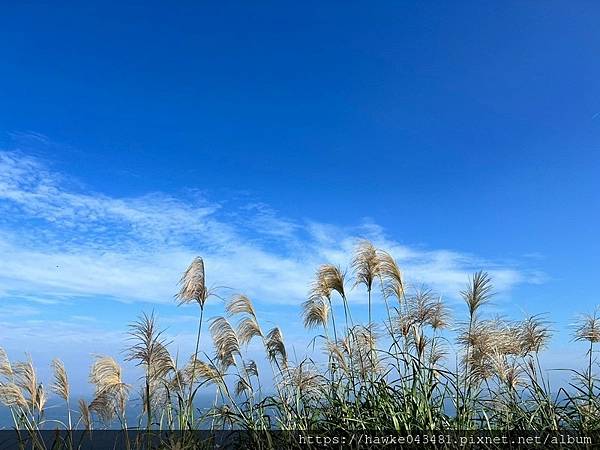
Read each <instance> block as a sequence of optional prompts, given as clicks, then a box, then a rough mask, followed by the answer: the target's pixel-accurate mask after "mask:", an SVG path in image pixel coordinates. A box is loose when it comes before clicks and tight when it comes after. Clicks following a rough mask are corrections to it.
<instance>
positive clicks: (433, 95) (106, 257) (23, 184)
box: [0, 1, 600, 379]
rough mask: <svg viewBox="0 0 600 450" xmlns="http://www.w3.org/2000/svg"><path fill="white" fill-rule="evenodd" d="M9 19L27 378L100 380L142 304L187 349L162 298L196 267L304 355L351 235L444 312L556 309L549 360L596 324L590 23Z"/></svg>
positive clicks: (118, 10) (10, 117)
mask: <svg viewBox="0 0 600 450" xmlns="http://www.w3.org/2000/svg"><path fill="white" fill-rule="evenodd" d="M124 3H127V4H124ZM2 9H3V13H2V14H1V18H0V52H1V53H0V55H1V58H0V60H1V61H2V63H1V64H2V66H1V67H2V70H0V106H1V107H0V151H1V153H0V212H1V217H0V296H1V298H0V301H1V302H2V303H1V305H2V306H1V308H0V322H1V326H0V345H2V346H4V347H6V348H7V349H8V350H9V351H10V353H11V356H12V355H14V357H16V358H20V357H22V356H23V354H24V352H25V351H28V352H30V353H32V356H33V357H34V359H35V360H36V361H40V364H41V365H44V364H46V362H47V360H49V359H50V357H51V356H52V355H50V351H51V350H52V351H53V352H54V353H53V354H56V355H57V356H62V357H63V358H65V360H66V361H67V366H68V367H69V366H70V367H72V370H73V371H75V372H76V373H78V374H79V378H81V379H84V378H85V373H86V371H87V360H89V355H90V353H93V352H102V353H113V354H118V352H119V351H120V350H121V349H122V347H123V342H122V333H123V331H125V326H126V324H127V322H129V321H131V320H132V319H133V318H134V317H135V316H136V314H138V313H139V312H140V311H142V310H146V311H148V310H150V309H152V308H155V309H156V310H157V311H158V312H159V315H160V317H161V321H162V322H163V323H164V325H165V326H169V330H170V333H171V334H172V336H174V338H176V340H177V342H178V344H179V345H180V346H181V348H182V349H186V348H187V347H186V346H188V340H189V339H188V338H189V337H190V336H191V335H193V333H194V330H195V325H194V314H195V311H194V310H193V309H186V308H183V309H182V308H180V309H177V308H175V307H174V306H173V301H172V295H173V294H174V293H175V292H176V289H177V286H176V282H177V279H178V276H179V274H180V272H181V271H182V270H183V269H184V268H185V266H186V265H187V264H188V263H189V261H190V260H191V258H192V257H193V256H195V255H196V254H200V255H203V256H205V259H206V260H207V271H208V276H209V278H211V279H213V280H214V282H215V283H217V284H225V285H227V286H231V287H233V288H234V290H235V291H243V292H246V293H248V294H249V295H251V296H252V298H253V299H254V300H255V302H256V304H257V308H258V309H259V310H260V311H262V313H263V316H264V317H265V319H266V320H270V321H273V322H279V323H281V324H282V325H283V327H284V331H285V332H286V335H287V336H288V338H289V340H290V341H291V342H296V343H297V346H298V349H299V351H300V350H302V349H303V346H304V345H305V344H304V343H305V342H306V339H305V337H306V335H305V334H304V333H303V332H302V330H301V328H300V321H299V317H298V310H299V304H300V303H301V301H302V299H303V297H304V295H305V294H306V290H307V285H308V283H309V282H310V278H311V275H312V272H313V270H314V268H315V267H316V266H317V265H318V264H319V263H322V262H328V261H330V262H335V263H340V264H342V265H347V263H348V261H349V252H350V251H351V249H352V247H353V245H354V243H355V242H356V239H357V238H359V237H368V238H370V239H373V240H374V241H375V242H376V243H377V244H379V245H382V246H384V247H386V248H388V249H389V250H391V251H392V252H393V253H394V255H395V256H397V258H398V260H399V262H400V264H401V266H402V267H403V268H404V269H405V272H406V275H407V277H409V279H410V281H412V282H413V283H415V284H419V283H427V284H428V285H430V286H431V287H433V288H434V289H436V290H437V291H438V292H440V294H442V295H443V296H444V298H446V299H448V301H449V302H450V303H451V304H453V305H457V306H458V305H459V303H458V299H457V292H458V290H459V289H460V288H461V287H463V285H464V283H465V282H466V280H467V276H468V274H469V273H470V272H472V271H474V270H477V269H480V268H482V269H486V270H489V271H490V272H491V273H492V274H493V276H494V278H495V281H496V286H497V291H498V296H497V297H496V301H495V303H494V305H493V307H492V309H491V312H497V313H500V314H506V315H510V316H515V317H518V316H519V315H521V314H522V313H523V312H527V313H537V312H548V313H549V318H551V319H552V320H553V321H554V322H555V326H554V327H555V328H556V329H557V330H558V331H559V333H558V335H557V336H556V338H555V344H554V347H553V352H551V353H552V354H553V355H555V357H554V358H552V356H551V355H550V356H549V358H550V359H551V360H552V361H554V360H555V361H560V360H562V359H563V357H564V354H566V353H567V350H564V345H565V343H566V342H567V341H568V333H566V332H560V330H563V329H564V328H565V326H566V325H567V324H568V323H570V322H571V321H572V320H573V318H574V317H575V314H576V313H577V312H578V311H581V312H585V311H590V310H592V309H593V308H594V307H595V305H596V304H597V303H599V299H598V294H597V292H596V289H595V288H596V283H595V279H596V278H597V268H598V266H599V264H598V263H599V262H600V256H599V255H600V248H599V245H598V238H597V229H598V222H599V219H600V214H599V209H598V206H599V205H598V193H599V192H600V190H599V188H600V182H599V181H598V178H599V177H598V173H599V169H600V83H598V80H599V79H600V58H598V54H600V34H599V33H598V31H597V18H598V14H599V13H600V6H599V5H598V4H597V3H595V2H583V1H582V2H577V3H576V4H574V3H573V2H551V3H548V2H546V3H544V4H543V5H542V4H541V3H538V2H501V3H492V2H461V3H456V2H453V3H447V4H440V3H439V2H419V3H418V4H414V5H413V4H409V3H408V2H380V3H378V4H377V5H373V4H372V3H367V2H364V3H359V2H353V3H350V4H349V3H347V2H344V3H336V2H329V3H325V2H303V3H302V4H301V5H300V4H292V3H290V2H261V4H260V5H256V4H250V3H248V2H240V3H239V4H238V3H235V2H232V3H228V4H227V5H216V4H213V5H208V4H199V3H198V2H193V3H189V4H185V3H183V2H180V3H178V6H177V7H173V6H171V5H169V6H167V5H166V4H164V3H163V4H159V3H158V2H156V3H151V2H143V3H142V2H139V3H130V2H120V3H119V4H114V5H109V4H93V3H89V2H88V3H86V4H85V5H83V4H78V5H73V4H71V5H68V6H58V5H56V4H50V3H46V4H44V3H41V2H37V3H36V2H28V3H26V4H25V3H24V2H19V3H15V4H11V5H3V7H2ZM355 298H356V300H355V301H356V303H357V305H358V306H357V308H363V311H364V307H363V306H361V296H360V294H359V293H356V294H355ZM212 307H213V308H214V310H213V311H211V313H214V314H218V313H219V308H220V306H218V305H213V306H212ZM457 311H458V312H459V313H460V312H461V310H460V308H459V307H458V309H457ZM189 346H191V344H190V345H189ZM575 348H577V347H575ZM82 358H83V359H84V360H85V364H82V363H81V362H80V361H82Z"/></svg>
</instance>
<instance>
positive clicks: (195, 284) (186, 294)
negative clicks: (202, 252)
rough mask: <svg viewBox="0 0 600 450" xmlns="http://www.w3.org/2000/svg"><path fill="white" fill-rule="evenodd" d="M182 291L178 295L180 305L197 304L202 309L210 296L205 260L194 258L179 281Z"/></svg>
mask: <svg viewBox="0 0 600 450" xmlns="http://www.w3.org/2000/svg"><path fill="white" fill-rule="evenodd" d="M179 285H180V286H181V289H180V290H179V293H178V294H177V299H178V300H179V304H180V305H181V304H184V303H192V302H196V303H198V304H199V305H200V307H201V308H204V303H205V302H206V299H207V298H208V296H209V290H208V289H207V287H206V278H205V273H204V260H203V259H202V258H201V257H200V256H198V257H196V258H194V260H193V261H192V263H191V264H190V265H189V267H188V268H187V270H186V271H185V272H184V273H183V275H182V277H181V280H179Z"/></svg>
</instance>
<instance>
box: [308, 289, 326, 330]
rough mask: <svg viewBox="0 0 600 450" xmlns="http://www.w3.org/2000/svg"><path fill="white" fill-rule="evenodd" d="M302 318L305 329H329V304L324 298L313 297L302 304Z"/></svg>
mask: <svg viewBox="0 0 600 450" xmlns="http://www.w3.org/2000/svg"><path fill="white" fill-rule="evenodd" d="M313 294H314V293H313ZM302 317H303V319H304V327H305V328H315V327H318V326H322V327H327V321H328V318H329V304H328V303H327V302H326V301H325V299H324V298H323V297H321V296H318V295H311V296H310V297H309V298H308V299H307V300H306V301H305V302H303V303H302Z"/></svg>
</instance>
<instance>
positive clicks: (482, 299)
mask: <svg viewBox="0 0 600 450" xmlns="http://www.w3.org/2000/svg"><path fill="white" fill-rule="evenodd" d="M492 289H493V288H492V280H491V278H490V276H489V275H488V274H487V272H483V271H480V272H476V273H475V274H474V275H473V277H472V278H471V280H470V283H469V285H468V286H467V288H466V289H465V290H463V291H461V293H460V295H461V296H462V298H463V299H464V300H465V302H466V303H467V306H468V307H469V315H470V316H471V317H475V314H476V313H477V310H478V309H479V308H480V307H481V306H482V305H484V304H485V303H487V302H488V301H489V300H490V298H491V297H492V295H493V292H492Z"/></svg>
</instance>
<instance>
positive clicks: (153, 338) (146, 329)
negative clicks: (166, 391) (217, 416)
mask: <svg viewBox="0 0 600 450" xmlns="http://www.w3.org/2000/svg"><path fill="white" fill-rule="evenodd" d="M162 334H163V331H162V330H159V329H158V326H157V323H156V317H155V315H154V312H152V313H151V314H150V315H147V314H146V313H143V314H142V315H141V316H140V317H139V318H138V320H137V321H136V322H134V323H132V324H130V325H129V340H131V341H133V345H132V346H131V347H130V348H129V350H128V352H127V355H126V357H125V359H126V360H127V361H136V365H138V366H143V367H144V372H145V375H144V382H145V386H144V392H143V400H144V411H145V412H146V420H147V422H146V427H147V428H149V427H150V425H151V423H152V404H153V403H155V402H154V401H153V397H154V395H155V394H156V393H157V391H158V390H159V389H160V380H161V379H162V378H163V377H164V376H165V375H166V374H167V373H168V372H169V371H170V370H172V369H173V363H172V359H171V355H170V354H169V352H168V350H167V348H166V345H167V343H166V342H165V341H164V339H162Z"/></svg>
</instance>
